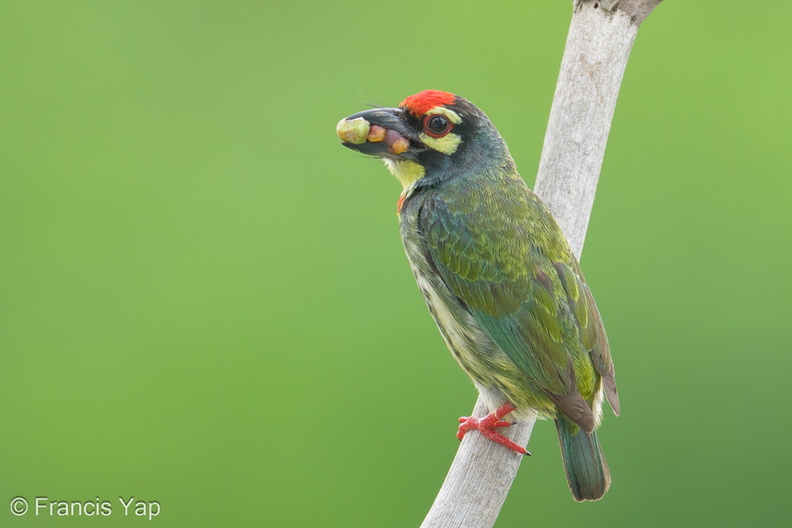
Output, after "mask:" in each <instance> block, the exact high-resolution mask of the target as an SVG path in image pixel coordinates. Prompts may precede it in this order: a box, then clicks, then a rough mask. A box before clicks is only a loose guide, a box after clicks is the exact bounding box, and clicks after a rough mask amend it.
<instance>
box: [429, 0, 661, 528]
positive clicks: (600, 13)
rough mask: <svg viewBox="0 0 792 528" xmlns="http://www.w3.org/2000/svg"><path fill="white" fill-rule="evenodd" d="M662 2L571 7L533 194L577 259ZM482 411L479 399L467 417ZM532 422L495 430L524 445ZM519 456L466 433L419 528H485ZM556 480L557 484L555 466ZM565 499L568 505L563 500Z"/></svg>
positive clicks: (582, 0)
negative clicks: (638, 55) (635, 50)
mask: <svg viewBox="0 0 792 528" xmlns="http://www.w3.org/2000/svg"><path fill="white" fill-rule="evenodd" d="M661 1H662V0H621V1H619V0H616V1H614V0H606V1H604V2H602V1H595V0H575V2H574V8H573V14H572V22H571V24H570V28H569V34H568V36H567V42H566V47H565V48H564V57H563V59H562V62H561V72H560V74H559V77H558V83H557V85H556V91H555V95H554V97H553V106H552V109H551V111H550V119H549V122H548V125H547V132H546V135H545V141H544V146H543V149H542V156H541V160H540V162H539V172H538V174H537V177H536V185H535V187H534V190H535V191H536V192H537V194H539V196H540V197H541V198H542V200H543V201H544V202H545V204H546V205H547V206H548V208H549V209H550V211H551V212H552V213H553V215H554V216H555V218H556V220H557V221H558V223H559V224H560V225H561V229H562V230H563V232H564V235H565V236H566V237H567V240H568V241H569V244H570V246H571V247H572V251H573V252H574V253H575V255H576V256H577V257H578V258H580V254H581V251H582V249H583V242H584V240H585V237H586V229H587V228H588V221H589V217H590V215H591V209H592V206H593V204H594V194H595V193H596V190H597V180H598V179H599V172H600V168H601V167H602V159H603V157H604V155H605V145H606V143H607V140H608V133H609V132H610V126H611V122H612V120H613V112H614V109H615V107H616V99H617V97H618V95H619V87H620V86H621V81H622V77H623V75H624V69H625V67H626V66H627V60H628V59H629V56H630V50H631V49H632V45H633V42H634V41H635V36H636V34H637V33H638V28H639V27H640V25H641V22H643V21H644V19H645V18H646V17H647V16H648V15H649V13H651V11H652V9H654V8H655V6H657V4H659V3H660V2H661ZM487 412H488V410H487V409H486V408H485V407H484V405H483V403H482V401H481V399H479V400H478V401H477V402H476V405H475V407H474V409H473V414H472V415H473V416H483V415H485V414H486V413H487ZM534 423H535V417H534V419H532V420H527V421H523V422H520V423H517V424H515V425H513V426H511V427H509V428H507V429H501V430H500V431H499V432H502V433H504V434H505V435H506V436H508V437H509V438H511V439H513V440H515V441H516V442H518V443H519V444H521V445H526V444H527V443H528V440H529V438H530V436H531V431H532V430H533V425H534ZM522 459H523V456H522V455H518V454H517V453H515V452H513V451H511V450H509V449H506V448H504V447H503V446H501V445H498V444H496V443H494V442H492V441H490V440H488V439H486V438H485V437H484V436H483V435H481V434H477V433H475V432H471V433H469V434H467V435H466V436H465V439H464V440H463V441H462V443H461V444H460V447H459V450H458V451H457V454H456V457H455V458H454V461H453V463H452V464H451V468H450V469H449V471H448V475H447V476H446V479H445V481H444V482H443V486H442V488H441V489H440V491H439V493H438V495H437V497H436V499H435V501H434V504H433V505H432V508H431V510H430V511H429V513H428V514H427V516H426V518H425V519H424V522H423V524H421V527H422V528H458V527H465V528H490V527H491V526H493V525H494V524H495V520H496V519H497V517H498V513H500V510H501V507H502V506H503V502H504V501H505V499H506V495H507V494H508V492H509V489H510V488H511V484H512V481H513V480H514V477H515V475H516V474H517V469H518V468H519V466H520V462H521V461H522ZM557 477H558V478H563V472H562V471H561V468H560V467H559V474H558V475H557ZM570 500H572V499H571V498H570Z"/></svg>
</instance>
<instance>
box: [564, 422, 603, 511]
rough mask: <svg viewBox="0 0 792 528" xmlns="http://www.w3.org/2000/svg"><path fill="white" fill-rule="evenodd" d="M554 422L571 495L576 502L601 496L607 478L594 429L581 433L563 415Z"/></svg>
mask: <svg viewBox="0 0 792 528" xmlns="http://www.w3.org/2000/svg"><path fill="white" fill-rule="evenodd" d="M555 424H556V430H557V431H558V443H559V444H561V455H562V456H563V457H564V469H566V475H567V482H568V483H569V489H570V490H571V491H572V496H573V497H574V499H575V500H576V501H578V502H579V501H587V500H589V501H594V500H599V499H601V498H602V496H603V495H605V492H606V491H608V486H610V481H611V478H610V471H609V470H608V463H607V462H606V461H605V455H603V454H602V449H601V448H600V445H599V440H598V439H597V432H596V431H594V432H592V433H587V432H585V431H584V430H582V429H581V428H580V427H578V426H577V425H575V424H574V422H572V421H571V420H570V419H568V418H567V417H566V416H562V417H559V418H556V421H555Z"/></svg>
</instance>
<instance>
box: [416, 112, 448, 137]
mask: <svg viewBox="0 0 792 528" xmlns="http://www.w3.org/2000/svg"><path fill="white" fill-rule="evenodd" d="M452 128H453V125H452V124H451V121H449V120H448V118H447V117H446V116H444V115H440V114H433V115H428V116H426V117H424V121H423V129H424V132H426V133H427V134H428V135H430V136H432V137H433V138H441V137H443V136H445V135H446V134H448V133H449V132H451V129H452Z"/></svg>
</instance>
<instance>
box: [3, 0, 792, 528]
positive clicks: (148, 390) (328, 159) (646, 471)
mask: <svg viewBox="0 0 792 528" xmlns="http://www.w3.org/2000/svg"><path fill="white" fill-rule="evenodd" d="M0 7H2V17H0V54H1V56H0V61H1V62H0V65H1V66H2V70H1V71H2V75H1V77H0V347H2V364H1V365H2V367H1V368H0V417H1V420H2V427H0V525H2V526H9V527H14V526H29V525H52V526H88V525H94V524H95V525H96V526H100V525H101V526H116V525H124V526H127V525H132V524H135V523H147V522H148V521H147V520H144V519H136V518H133V519H129V518H124V516H123V508H122V507H121V506H120V504H119V503H118V497H123V498H124V499H128V498H129V497H131V496H134V497H135V498H136V500H144V501H158V502H159V503H160V505H161V513H160V515H159V517H157V518H156V519H155V520H154V521H153V522H154V523H156V524H159V525H161V526H174V527H182V526H184V527H187V526H273V527H281V526H282V527H301V526H343V527H352V526H360V527H373V526H376V527H405V526H417V525H418V524H419V523H420V521H421V520H422V519H423V516H424V514H425V512H426V511H427V509H428V508H429V506H430V505H431V503H432V501H433V499H434V495H435V493H436V491H437V489H438V488H439V486H440V483H441V482H442V480H443V478H444V476H445V471H446V469H447V467H448V465H449V463H450V461H451V459H452V457H453V455H454V453H455V450H456V448H457V445H458V443H457V440H456V439H455V438H454V432H455V428H456V418H457V417H458V416H459V415H462V414H466V413H468V412H469V411H470V409H471V408H472V405H473V402H474V400H475V390H474V388H473V387H472V384H471V383H470V382H469V381H468V380H467V378H465V376H464V375H463V373H462V372H461V371H460V370H459V369H458V368H457V366H456V365H455V364H454V362H453V360H452V359H451V357H450V355H449V354H448V352H447V351H446V350H445V347H444V345H443V343H442V341H441V339H440V336H439V334H438V332H437V330H436V328H435V326H434V323H433V322H432V320H431V318H430V316H429V314H428V312H427V310H426V308H425V307H424V305H423V301H422V300H421V298H420V295H419V293H418V289H417V287H416V286H415V284H414V281H413V278H412V276H411V273H410V271H409V267H408V265H407V262H406V259H405V257H404V255H403V250H402V247H401V242H400V240H399V235H398V229H397V221H396V216H395V203H396V199H397V198H398V194H399V192H400V188H399V185H398V183H397V182H396V181H395V180H394V179H393V178H392V177H391V176H390V175H389V174H388V173H387V171H386V170H385V169H384V168H383V167H382V166H381V164H380V163H379V162H377V161H374V160H369V159H365V158H363V157H361V156H360V155H355V154H354V153H352V152H350V151H349V150H347V149H344V148H342V147H341V146H340V144H339V141H338V139H337V137H336V135H335V133H334V127H335V124H336V122H337V121H338V120H339V119H340V118H342V117H345V116H347V115H349V114H351V113H354V112H356V111H359V110H361V109H363V108H366V107H367V105H369V104H387V105H395V104H398V102H399V101H400V100H401V99H402V98H404V97H405V96H407V95H410V94H412V93H415V92H417V91H419V90H422V89H425V88H438V89H444V90H449V91H453V92H456V93H459V94H462V95H464V96H466V97H467V98H469V99H471V100H472V101H473V102H474V103H476V104H477V105H478V106H480V107H481V108H483V109H484V110H485V111H486V112H487V113H488V114H489V116H490V117H491V118H492V120H493V121H494V122H495V124H496V125H497V126H498V128H499V129H500V131H501V133H502V134H503V136H504V137H505V138H506V140H507V141H508V143H509V145H510V147H511V149H512V152H513V154H514V157H515V158H516V160H517V163H518V166H519V167H520V168H521V170H522V174H523V176H524V177H525V178H526V180H527V181H528V183H529V184H533V180H534V174H535V172H536V167H537V165H538V159H539V154H540V150H541V146H542V140H543V136H544V129H545V125H546V122H547V115H548V112H549V108H550V104H551V101H552V95H553V89H554V86H555V81H556V77H557V73H558V66H559V63H560V58H561V54H562V51H563V46H564V40H565V38H566V31H567V28H568V25H569V18H570V2H569V1H561V0H559V1H554V2H525V1H524V0H521V1H510V2H495V3H493V2H489V3H484V2H459V1H454V2H419V1H407V0H405V1H402V2H398V3H396V4H387V3H381V4H378V3H374V2H313V3H308V2H285V3H284V2H235V1H231V2H186V1H181V2H176V1H169V2H153V1H148V2H146V1H137V2H130V1H126V2H89V1H84V2H37V1H26V2H5V1H4V2H2V3H1V4H0ZM790 24H792V6H790V4H789V3H787V2H757V3H752V4H751V6H750V8H748V7H746V4H745V3H744V2H722V1H714V0H700V1H696V2H693V1H666V2H664V3H663V4H661V5H660V6H659V7H658V9H657V10H656V11H655V13H654V14H652V15H651V16H650V18H649V19H648V20H647V21H646V23H645V24H644V26H643V27H642V29H641V31H640V34H639V36H638V40H637V43H636V46H635V48H634V49H633V53H632V57H631V62H630V64H629V66H628V68H627V73H626V76H625V79H624V84H623V86H622V92H621V97H620V101H619V105H618V108H617V111H616V116H615V120H614V123H613V128H612V132H611V136H610V142H609V148H608V152H607V155H606V158H605V163H604V166H603V172H602V177H601V180H600V186H599V189H598V193H597V200H596V203H595V206H594V212H593V217H592V220H591V224H590V226H589V234H588V238H587V241H586V247H585V251H584V258H583V267H584V269H585V272H586V275H587V278H588V280H589V283H590V285H591V287H592V289H593V291H594V293H595V295H596V298H597V300H598V304H599V306H600V310H601V312H602V314H603V317H604V319H605V322H606V325H607V328H608V333H609V337H610V341H611V344H612V349H613V354H614V358H615V362H616V366H617V372H618V381H619V388H620V394H621V401H622V416H621V417H619V418H618V419H616V418H614V417H613V416H612V414H610V413H609V412H606V416H605V420H604V426H603V427H602V429H601V440H602V444H603V446H604V449H605V452H606V454H607V457H608V461H609V463H610V467H611V470H612V473H613V485H612V487H611V491H610V492H609V493H608V495H607V496H606V498H605V500H603V501H601V502H599V503H594V504H576V503H574V502H573V501H572V499H571V497H570V494H569V491H568V489H567V486H566V483H565V479H564V476H563V470H562V468H561V462H560V456H559V453H558V447H557V444H556V437H555V431H554V428H553V427H552V425H551V424H549V423H547V422H539V423H538V424H537V426H536V428H535V430H534V435H533V437H532V439H531V442H530V446H529V448H530V450H531V451H532V452H533V454H534V456H533V457H531V458H530V459H526V460H525V461H524V462H523V464H522V467H521V469H520V472H519V474H518V476H517V479H516V481H515V484H514V486H513V488H512V490H511V493H510V496H509V498H508V499H507V502H506V505H505V507H504V509H503V511H502V513H501V516H500V518H499V521H498V523H497V526H498V527H504V528H505V527H521V526H549V527H556V526H558V527H561V526H573V525H576V526H583V525H586V526H606V525H607V526H625V527H634V526H658V527H660V526H788V525H790V523H792V507H790V503H789V500H790V499H789V497H790V492H791V491H792V486H791V485H790V480H789V472H790V467H792V449H790V437H791V435H792V426H791V425H790V419H789V417H790V410H789V406H788V404H789V397H790V393H791V392H792V391H790V389H789V379H790V370H791V367H792V353H790V352H792V350H790V342H792V325H790V322H789V314H790V311H791V307H792V301H791V299H792V283H791V281H790V279H789V277H790V264H791V263H792V252H790V247H789V246H790V241H792V240H791V239H792V237H791V236H790V233H792V229H790V228H792V213H791V212H790V205H789V197H790V194H791V193H792V183H791V181H790V180H792V178H790V176H792V170H790V169H792V148H790V146H789V143H790V122H792V105H790V97H789V96H790V84H791V82H792V69H791V65H792V62H791V59H790V56H791V55H790V52H791V51H792V38H790V36H789V27H790ZM16 496H23V497H25V498H27V499H28V500H29V501H31V502H32V501H33V500H35V497H37V496H38V497H46V498H47V499H48V500H55V501H57V500H65V501H77V500H79V501H94V500H96V499H97V498H98V499H99V500H109V501H111V502H112V508H113V509H112V511H113V514H112V515H111V516H109V517H104V518H98V519H96V518H92V519H91V520H90V521H87V520H86V518H85V517H82V518H80V517H71V518H62V517H57V516H54V517H49V516H45V515H44V514H41V515H39V516H38V517H36V516H35V515H34V513H33V512H32V511H31V512H29V513H28V514H27V515H25V516H23V517H15V516H13V515H12V514H11V513H10V511H9V506H8V505H9V502H10V501H11V499H12V498H14V497H16Z"/></svg>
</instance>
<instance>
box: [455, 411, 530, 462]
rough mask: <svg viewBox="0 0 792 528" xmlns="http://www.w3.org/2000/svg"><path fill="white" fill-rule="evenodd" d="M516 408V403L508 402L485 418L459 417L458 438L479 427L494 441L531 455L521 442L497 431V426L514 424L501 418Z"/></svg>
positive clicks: (482, 432)
mask: <svg viewBox="0 0 792 528" xmlns="http://www.w3.org/2000/svg"><path fill="white" fill-rule="evenodd" d="M515 409H516V407H515V406H514V405H512V404H511V403H509V402H506V403H504V404H503V405H501V406H500V407H498V409H497V410H495V411H494V412H491V413H489V414H488V415H487V416H485V417H483V418H476V417H475V416H463V417H461V418H460V419H459V422H460V424H461V425H460V426H459V431H458V432H457V438H459V439H460V440H462V438H464V436H465V433H467V432H468V431H470V430H472V429H478V430H479V431H481V434H483V435H484V436H486V437H487V438H489V439H490V440H492V441H493V442H497V443H499V444H501V445H503V446H506V447H508V448H509V449H511V450H514V451H516V452H518V453H520V454H521V455H530V454H531V453H529V452H528V451H526V450H525V448H524V447H523V446H521V445H520V444H518V443H516V442H514V441H512V440H509V439H508V438H506V437H505V436H503V435H502V434H500V433H496V432H495V428H496V427H508V426H510V425H511V424H512V423H511V422H506V421H503V420H501V418H503V417H504V416H506V415H507V414H509V413H510V412H512V411H513V410H515Z"/></svg>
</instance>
